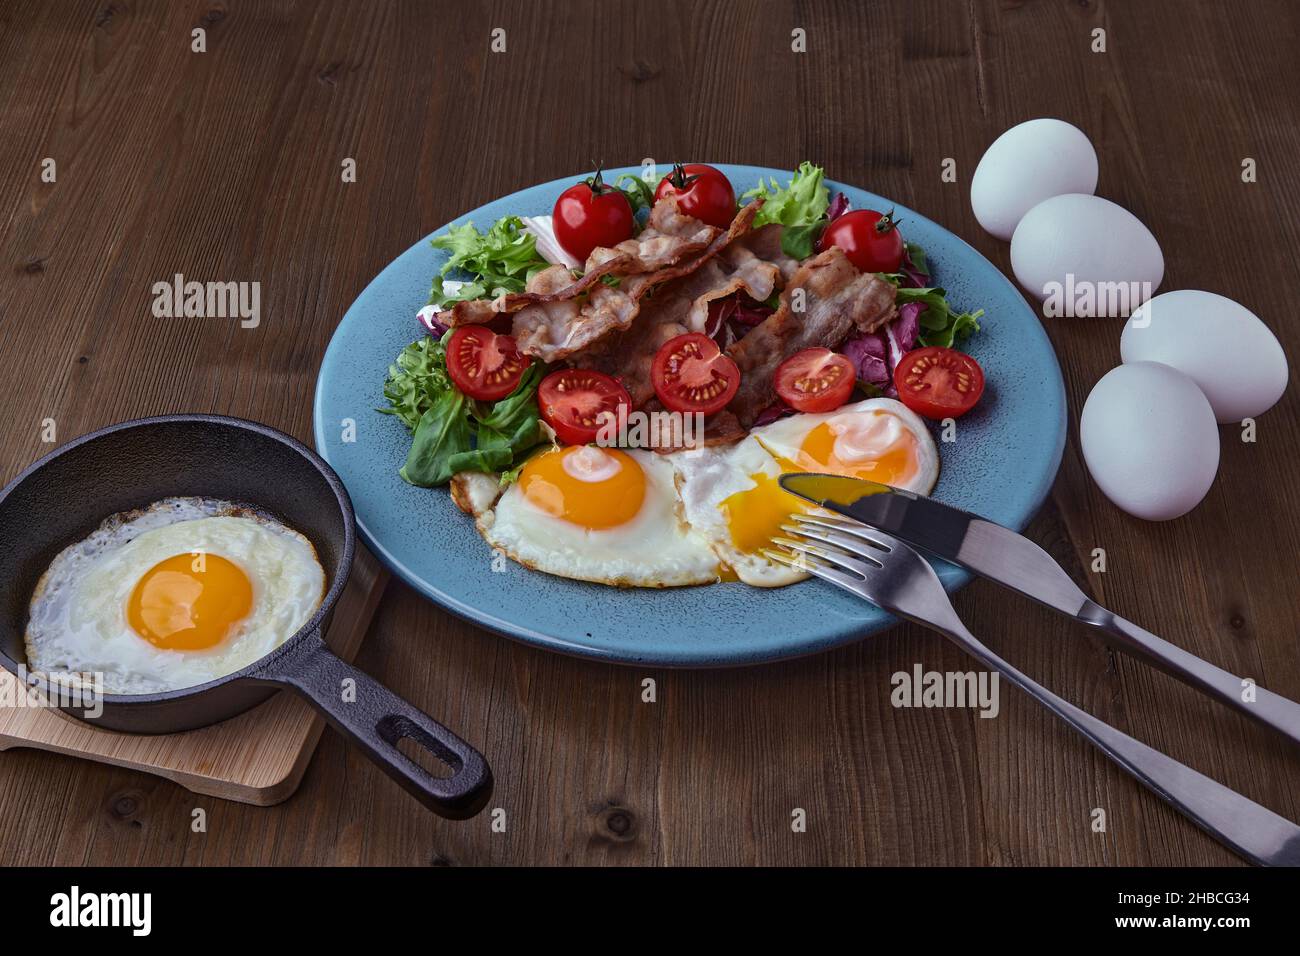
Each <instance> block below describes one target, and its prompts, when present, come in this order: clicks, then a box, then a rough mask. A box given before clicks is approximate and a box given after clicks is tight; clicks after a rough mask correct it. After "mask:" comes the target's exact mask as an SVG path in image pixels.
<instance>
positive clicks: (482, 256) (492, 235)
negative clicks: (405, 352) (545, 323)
mask: <svg viewBox="0 0 1300 956" xmlns="http://www.w3.org/2000/svg"><path fill="white" fill-rule="evenodd" d="M430 245H432V246H433V247H434V248H435V249H444V250H446V251H447V252H449V253H451V257H450V258H449V259H448V260H447V261H446V263H444V264H443V267H442V269H441V270H439V272H438V274H437V275H436V276H434V279H433V285H432V287H431V288H430V290H429V304H430V305H436V306H438V307H439V308H444V307H446V306H447V305H448V304H450V303H453V302H461V301H463V300H465V299H483V298H496V297H497V296H499V295H501V294H503V293H506V292H522V291H523V290H524V283H525V282H527V281H528V279H529V277H530V276H532V275H534V274H535V273H537V272H540V271H541V270H542V269H545V268H546V267H547V266H548V265H549V264H550V263H548V262H547V261H546V260H545V259H543V258H542V257H541V255H540V254H538V252H537V238H536V237H535V236H533V235H532V234H531V233H528V232H525V231H524V224H523V222H522V221H521V220H520V219H519V217H518V216H505V217H504V218H502V219H498V220H497V221H496V222H495V223H493V224H492V228H491V229H489V230H488V231H487V232H479V231H478V230H477V229H475V228H474V224H473V223H472V222H467V223H465V224H464V225H463V226H453V227H452V228H451V229H448V230H447V232H446V233H444V234H443V235H441V236H437V237H435V238H434V239H432V240H430ZM452 271H460V272H464V273H468V274H469V275H470V276H471V278H470V279H469V281H467V282H466V283H465V284H464V285H462V286H461V287H460V288H459V289H457V290H456V291H455V292H448V291H447V290H446V289H444V288H443V280H444V279H445V278H447V276H448V274H449V273H451V272H452Z"/></svg>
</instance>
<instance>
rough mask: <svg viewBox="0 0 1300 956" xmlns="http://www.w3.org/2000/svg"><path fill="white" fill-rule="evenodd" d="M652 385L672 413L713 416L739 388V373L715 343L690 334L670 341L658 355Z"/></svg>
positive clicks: (653, 365) (701, 335) (653, 369)
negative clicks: (696, 413)
mask: <svg viewBox="0 0 1300 956" xmlns="http://www.w3.org/2000/svg"><path fill="white" fill-rule="evenodd" d="M650 382H651V384H653V385H654V387H655V394H656V395H658V396H659V401H661V402H663V403H664V407H665V408H667V409H668V410H669V411H674V412H699V413H700V414H702V415H712V414H713V413H714V412H717V411H721V410H722V409H723V408H724V407H726V404H727V402H729V401H731V399H732V398H733V397H734V396H735V394H736V390H737V389H738V388H740V369H739V368H737V367H736V363H735V362H733V361H732V360H731V356H729V355H723V354H722V351H721V350H720V349H719V348H718V343H717V342H715V341H713V339H711V338H709V337H708V336H707V335H703V334H701V333H699V332H687V333H686V334H685V335H679V336H677V337H676V338H672V339H669V340H668V341H667V342H665V343H664V344H663V346H662V347H661V348H660V349H659V351H658V352H656V353H655V360H654V363H653V364H652V365H651V366H650Z"/></svg>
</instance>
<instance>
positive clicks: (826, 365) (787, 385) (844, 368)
mask: <svg viewBox="0 0 1300 956" xmlns="http://www.w3.org/2000/svg"><path fill="white" fill-rule="evenodd" d="M856 377H857V369H855V368H854V367H853V363H852V362H851V361H850V360H849V358H848V356H845V355H841V354H840V353H839V352H832V351H831V350H830V349H821V348H816V349H804V350H803V351H802V352H795V353H794V355H791V356H790V357H789V358H788V359H786V360H785V361H784V362H782V363H781V364H780V365H778V366H777V367H776V376H775V380H774V383H773V384H774V385H775V387H776V394H777V395H779V396H780V397H781V400H782V401H784V402H785V403H786V404H787V405H789V406H790V407H791V408H793V409H794V410H795V411H799V412H829V411H831V410H832V409H836V408H839V407H840V406H841V405H843V404H844V403H845V402H847V401H848V400H849V396H850V395H852V394H853V382H854V379H855V378H856Z"/></svg>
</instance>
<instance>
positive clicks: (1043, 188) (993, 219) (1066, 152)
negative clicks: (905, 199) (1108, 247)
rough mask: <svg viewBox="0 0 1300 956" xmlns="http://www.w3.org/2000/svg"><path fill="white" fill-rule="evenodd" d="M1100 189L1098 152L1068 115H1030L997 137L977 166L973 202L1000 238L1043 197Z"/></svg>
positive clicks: (980, 217) (984, 222)
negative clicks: (1038, 116) (1060, 117)
mask: <svg viewBox="0 0 1300 956" xmlns="http://www.w3.org/2000/svg"><path fill="white" fill-rule="evenodd" d="M1096 188H1097V151H1096V150H1095V149H1093V147H1092V143H1091V142H1090V141H1089V140H1088V137H1087V136H1086V135H1085V134H1084V133H1083V131H1082V130H1080V129H1079V128H1078V127H1075V126H1071V125H1070V124H1069V123H1067V122H1065V121H1064V120H1058V119H1046V118H1045V119H1032V120H1028V121H1027V122H1024V123H1021V124H1019V125H1018V126H1013V127H1011V129H1009V130H1007V131H1006V132H1005V133H1003V134H1002V135H1001V136H999V137H998V138H997V139H995V140H994V141H993V144H992V145H991V146H989V148H988V149H987V150H985V152H984V155H983V156H982V157H981V158H980V162H979V165H978V166H976V167H975V176H974V178H972V179H971V184H970V204H971V209H972V210H974V212H975V218H976V219H977V220H979V224H980V225H981V226H983V227H984V228H985V229H986V230H987V231H988V232H991V233H992V234H993V235H995V236H997V237H998V238H999V239H1010V238H1011V235H1012V233H1014V232H1015V230H1016V225H1017V224H1018V223H1019V222H1020V220H1021V219H1022V218H1023V217H1024V215H1025V213H1027V212H1028V211H1029V210H1030V209H1032V208H1033V207H1034V206H1036V205H1038V204H1039V203H1040V202H1042V201H1043V200H1044V199H1050V198H1051V197H1053V196H1060V195H1062V194H1063V193H1089V194H1091V193H1092V192H1093V191H1094V190H1096Z"/></svg>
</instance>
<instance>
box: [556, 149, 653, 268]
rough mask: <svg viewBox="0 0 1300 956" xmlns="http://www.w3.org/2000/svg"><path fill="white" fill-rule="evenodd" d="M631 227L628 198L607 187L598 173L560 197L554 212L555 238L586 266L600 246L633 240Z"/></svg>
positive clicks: (630, 209)
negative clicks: (592, 251) (593, 251)
mask: <svg viewBox="0 0 1300 956" xmlns="http://www.w3.org/2000/svg"><path fill="white" fill-rule="evenodd" d="M632 227H633V219H632V206H631V205H630V204H629V203H628V201H627V197H626V196H624V195H623V193H622V191H621V190H618V189H615V188H614V187H613V186H609V185H606V184H605V182H604V181H603V180H602V179H601V178H600V173H599V171H598V172H597V173H596V175H595V176H592V177H591V178H590V179H584V180H583V181H582V182H580V183H574V184H573V185H572V186H570V187H569V188H568V189H566V190H565V191H564V192H562V193H560V198H559V199H557V200H555V208H554V209H553V210H551V228H552V229H554V230H555V238H556V239H558V240H559V242H560V245H562V246H564V251H565V252H567V253H569V255H571V256H573V257H574V258H575V259H577V260H578V261H579V262H586V261H587V256H589V255H591V250H592V249H595V248H596V247H597V246H606V247H609V246H616V245H618V244H619V243H620V242H622V241H623V240H624V239H631V238H632Z"/></svg>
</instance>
